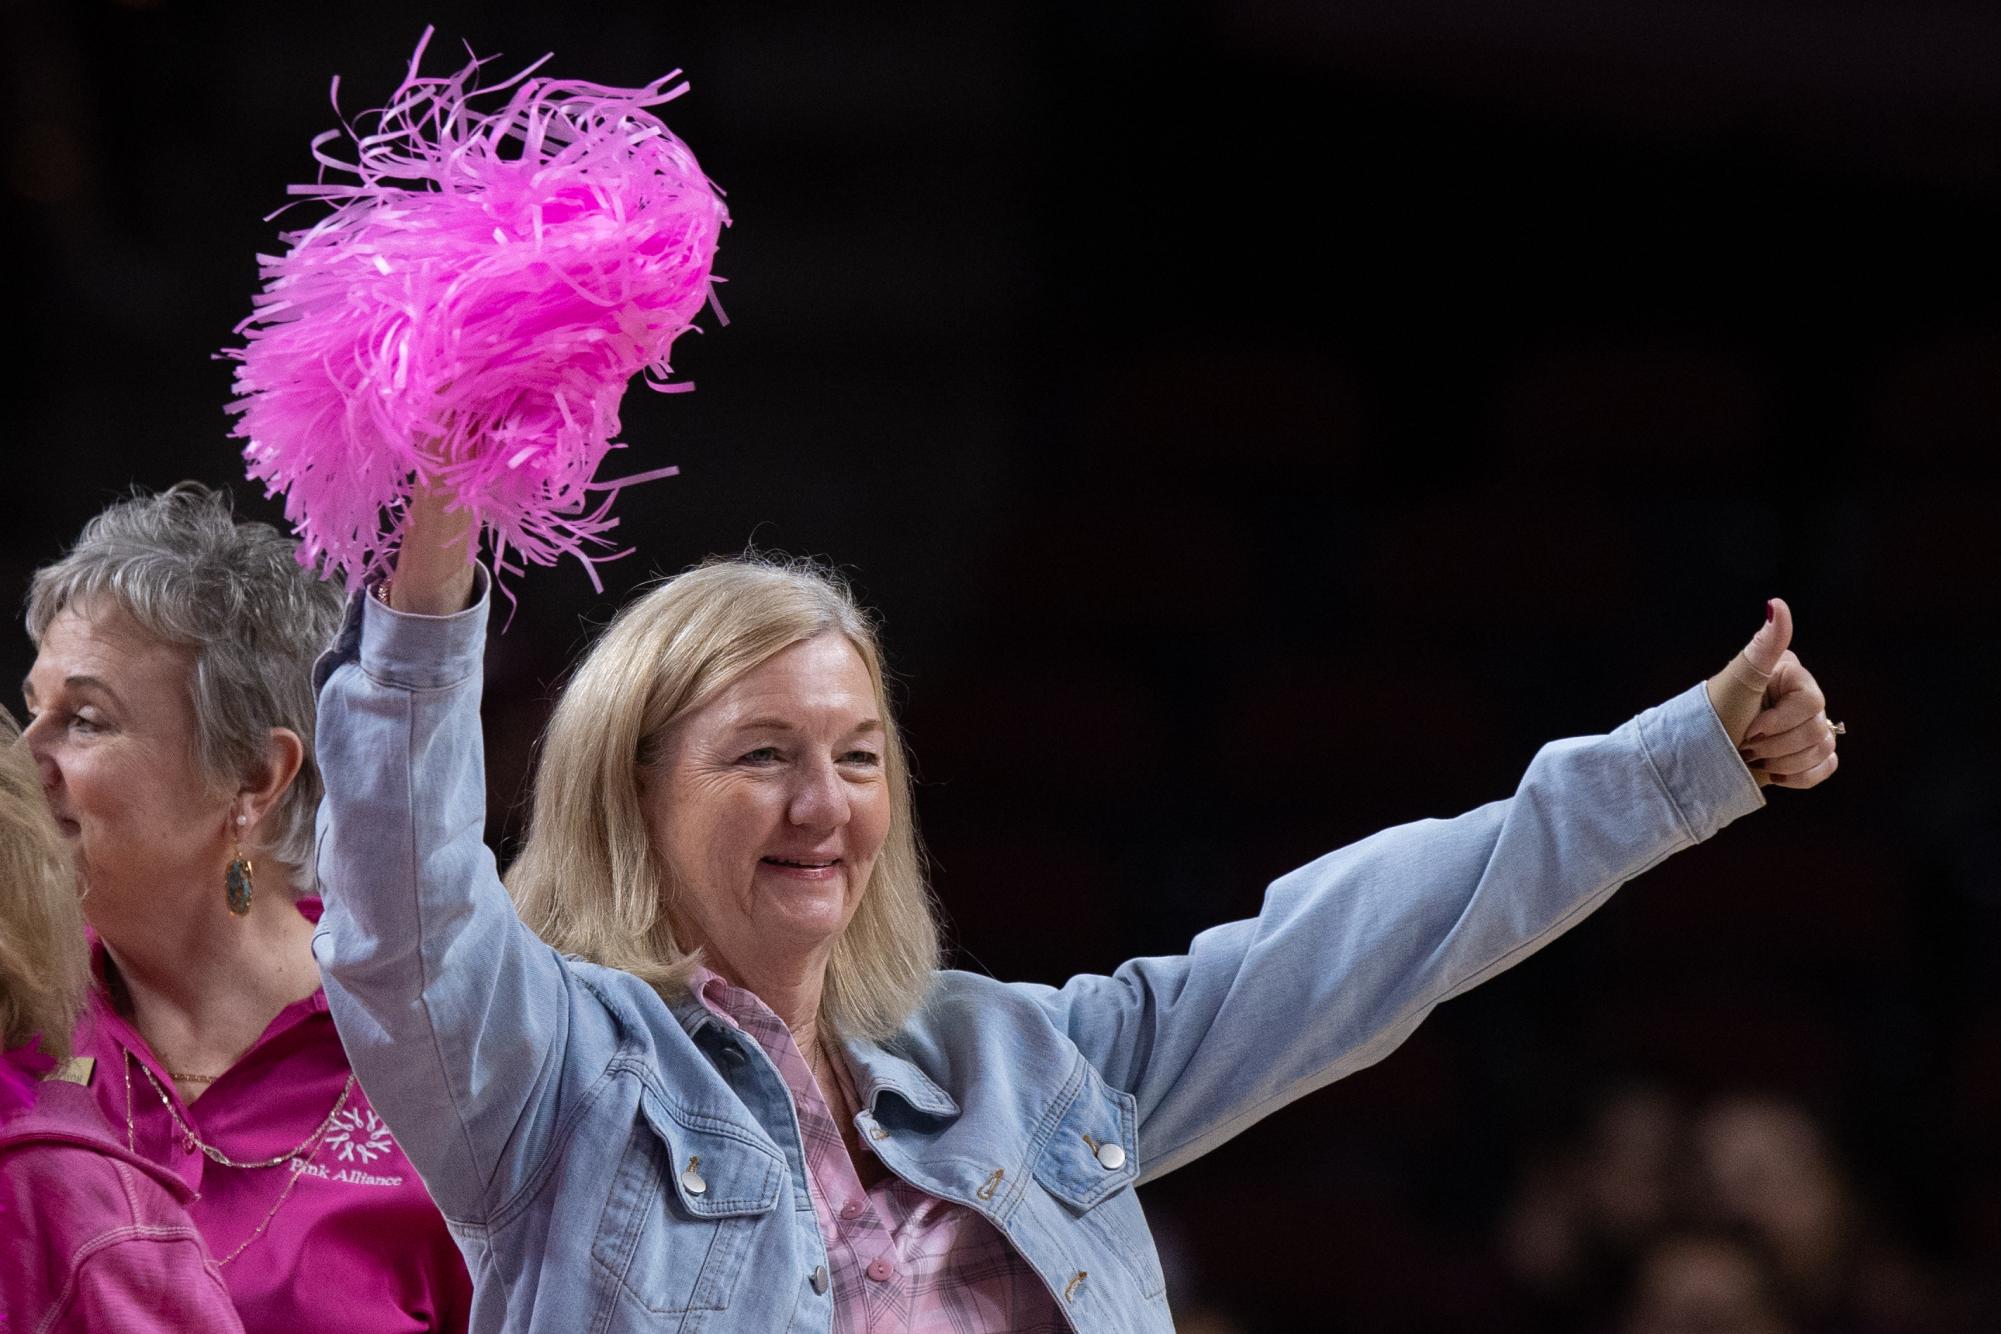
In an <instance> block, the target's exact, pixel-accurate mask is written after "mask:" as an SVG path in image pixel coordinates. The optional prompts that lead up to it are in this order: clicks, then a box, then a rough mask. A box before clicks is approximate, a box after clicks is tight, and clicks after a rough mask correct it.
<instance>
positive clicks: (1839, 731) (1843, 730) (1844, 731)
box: [1827, 718, 1848, 736]
mask: <svg viewBox="0 0 2001 1334" xmlns="http://www.w3.org/2000/svg"><path fill="white" fill-rule="evenodd" d="M1827 733H1828V735H1829V736H1847V735H1848V724H1847V723H1837V722H1835V721H1834V719H1832V718H1829V719H1828V720H1827Z"/></svg>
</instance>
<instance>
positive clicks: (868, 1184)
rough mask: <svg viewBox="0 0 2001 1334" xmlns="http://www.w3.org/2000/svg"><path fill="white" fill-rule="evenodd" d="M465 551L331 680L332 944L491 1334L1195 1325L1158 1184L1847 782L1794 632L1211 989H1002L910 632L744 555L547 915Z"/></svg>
mask: <svg viewBox="0 0 2001 1334" xmlns="http://www.w3.org/2000/svg"><path fill="white" fill-rule="evenodd" d="M465 550H466V543H465V528H464V525H463V523H461V522H457V521H455V520H454V518H453V516H451V515H449V514H447V513H445V512H444V511H443V509H442V508H441V507H440V505H439V503H438V502H436V501H435V500H428V499H427V500H425V501H423V502H421V503H420V504H419V505H418V506H417V507H416V511H415V514H414V517H413V521H412V524H411V526H410V528H409V529H408V531H407V533H406V536H405V546H404V555H403V557H402V559H401V562H400V564H399V566H398V569H397V572H396V574H395V576H394V578H393V580H392V581H391V582H390V583H389V584H387V585H385V586H383V587H381V588H379V589H378V590H377V594H378V596H374V597H369V598H365V599H361V600H359V601H358V602H357V603H356V604H355V605H353V606H352V607H351V608H350V612H349V617H348V622H347V626H346V629H345V631H344V632H343V635H342V637H341V640H340V643H339V645H338V646H337V648H336V649H335V651H334V652H333V653H332V654H331V655H329V658H328V659H327V660H326V661H324V662H323V663H322V664H321V668H320V675H321V680H322V682H323V684H322V686H321V694H320V701H321V706H320V707H321V721H320V728H321V731H320V755H321V760H322V764H323V766H324V769H325V772H326V776H327V799H326V802H325V805H324V806H323V818H322V853H321V866H322V875H323V878H324V880H325V882H326V886H327V900H328V909H327V914H326V917H325V919H324V920H323V921H322V922H321V925H320V930H319V932H318V934H317V935H316V937H315V941H314V946H315V949H316V950H317V951H318V953H319V957H320V960H321V964H322V968H323V971H324V973H325V976H326V979H327V995H328V1000H329V1003H330V1004H331V1005H332V1007H333V1011H334V1015H335V1019H336V1021H337V1022H338V1023H339V1025H340V1027H341V1031H342V1033H343V1035H344V1036H345V1037H346V1039H347V1043H348V1050H349V1053H350V1056H351V1057H352V1059H353V1061H354V1064H355V1068H356V1069H357V1070H358V1071H359V1072H360V1073H361V1077H362V1080H363V1082H364V1084H365V1085H366V1087H367V1088H368V1091H369V1094H370V1096H371V1097H372V1098H374V1099H375V1101H376V1104H377V1106H379V1107H380V1108H381V1109H382V1110H383V1113H384V1114H385V1115H386V1116H387V1117H388V1119H389V1122H390V1124H391V1126H392V1127H393V1128H394V1129H395V1131H396V1133H397V1134H398V1135H399V1136H400V1137H401V1138H402V1140H403V1142H404V1144H405V1146H406V1147H407V1148H408V1150H409V1152H410V1155H411V1157H412V1159H413V1160H414V1161H415V1162H417V1163H418V1165H419V1166H420V1168H421V1169H422V1170H423V1172H424V1174H425V1178H426V1179H427V1180H428V1181H429V1182H430V1183H431V1186H432V1189H433V1191H434V1192H435V1193H436V1194H437V1197H438V1200H439V1202H440V1204H441V1205H442V1206H443V1208H444V1209H445V1211H446V1213H447V1215H448V1216H450V1217H451V1218H452V1219H453V1220H454V1231H455V1234H456V1235H457V1236H458V1237H459V1239H460V1241H461V1244H462V1245H464V1247H465V1248H466V1253H467V1255H468V1258H469V1259H470V1260H471V1261H472V1264H473V1269H474V1273H475V1275H476V1276H477V1291H476V1294H475V1304H474V1319H473V1324H474V1327H475V1328H477V1329H480V1330H529V1329H547V1330H589V1331H594V1332H596V1334H605V1332H606V1331H623V1330H633V1331H638V1330H656V1329H681V1330H696V1329H703V1330H712V1331H721V1330H758V1331H779V1330H813V1331H821V1330H828V1329H834V1330H840V1331H861V1330H868V1331H877V1330H906V1329H912V1330H914V1329H952V1330H957V1331H1002V1330H1007V1331H1021V1330H1047V1331H1061V1330H1066V1329H1076V1330H1080V1331H1097V1330H1104V1331H1162V1332H1164V1331H1167V1330H1169V1329H1170V1328H1171V1327H1172V1325H1171V1320H1170V1317H1169V1314H1168V1310H1167V1303H1166V1298H1165V1296H1164V1286H1165V1285H1164V1283H1163V1280H1162V1274H1161V1268H1160V1262H1159V1260H1158V1258H1157V1256H1156V1255H1155V1252H1154V1248H1153V1243H1152V1240H1151V1238H1150V1236H1149V1234H1148V1230H1147V1225H1146V1220H1145V1218H1144V1217H1143V1215H1142V1213H1141V1210H1140V1206H1139V1201H1138V1199H1137V1197H1136V1195H1135V1194H1134V1187H1135V1186H1136V1185H1137V1184H1138V1183H1139V1182H1141V1181H1142V1180H1145V1179H1146V1178H1149V1177H1153V1176H1158V1175H1159V1174H1161V1173H1163V1172H1167V1171H1171V1170H1173V1169H1174V1168H1175V1167H1177V1166H1179V1165H1181V1164H1183V1163H1186V1162H1188V1161H1190V1160H1191V1159H1193V1158H1195V1157H1197V1156H1198V1155H1200V1154H1202V1153H1204V1152H1206V1151H1208V1150H1209V1149H1211V1148H1214V1147H1215V1146H1216V1145H1218V1144H1220V1143H1222V1142H1223V1141H1224V1140H1226V1139H1228V1138H1229V1137H1231V1136H1233V1135H1235V1134H1237V1133H1239V1132H1241V1131H1243V1130H1245V1129H1247V1128H1248V1127H1250V1126H1251V1125H1252V1124H1253V1123H1254V1122H1255V1121H1257V1120H1258V1119H1259V1118H1261V1117H1263V1116H1265V1115H1266V1114H1268V1113H1269V1112H1271V1111H1273V1110H1275V1109H1276V1108H1278V1107H1279V1106H1281V1105H1283V1104H1284V1103H1286V1102H1288V1101H1290V1100H1291V1099H1294V1098H1297V1097H1300V1096H1301V1095H1303V1094H1305V1093H1307V1092H1309V1091H1310V1090H1312V1089H1314V1088H1317V1087H1319V1086H1320V1085H1322V1084H1325V1083H1327V1082H1329V1081H1330V1080H1333V1079H1337V1078H1339V1077H1341V1076H1342V1075H1344V1074H1347V1073H1349V1072H1351V1071H1353V1070H1356V1069H1359V1068H1361V1067H1362V1066H1364V1065H1367V1064H1369V1063H1370V1062H1372V1061H1375V1060H1377V1059H1379V1058H1381V1057H1382V1056H1384V1055H1385V1054H1387V1053H1388V1052H1389V1051H1390V1050H1391V1049H1392V1048H1394V1047H1395V1046H1396V1045H1397V1044H1398V1043H1399V1042H1400V1041H1402V1040H1403V1038H1404V1037H1405V1036H1406V1035H1407V1034H1408V1033H1409V1032H1410V1031H1411V1030H1412V1029H1413V1028H1414V1027H1415V1026H1416V1025H1417V1024H1418V1022H1419V1021H1420V1020H1422V1019H1423V1018H1424V1016H1425V1015H1426V1014H1427V1013H1429V1012H1430V1010H1431V1009H1432V1007H1433V1006H1435V1005H1437V1004H1438V1003H1439V1002H1440V1001H1442V1000H1445V999H1447V998H1448V997H1450V996H1452V995H1455V994H1457V993H1458V992H1460V991H1463V990H1465V989H1466V988H1467V987H1470V986H1473V985H1475V984H1476V983H1478V982H1479V981H1481V980H1483V979H1484V978H1486V977H1488V976H1491V975H1492V974H1494V973H1496V972H1498V971H1499V970H1501V969H1502V968H1505V967H1508V966H1509V965H1511V964H1513V963H1515V962H1517V961H1518V960H1520V959H1521V958H1523V957H1525V956H1526V955H1527V954H1529V953H1530V952H1532V951H1533V950H1534V949H1535V948H1536V947H1537V946H1539V945H1541V944H1543V943H1545V942H1546V941H1548V940H1549V939H1551V938H1553V937H1554V936H1556V935H1557V934H1558V933H1560V932H1561V931H1563V930H1564V929H1566V928H1567V927H1569V926H1570V925H1572V924H1573V923H1575V922H1576V921H1577V920H1579V919H1580V918H1581V917H1582V916H1583V915H1584V914H1585V913H1587V912H1588V911H1589V910H1590V909H1592V908H1594V907H1595V906H1597V905H1598V904H1599V903H1601V902H1603V901H1604V900H1605V898H1606V897H1607V896H1608V895H1610V894H1611V893H1612V891H1613V890H1614V889H1615V888H1617V887H1618V886H1619V884H1620V883H1622V882H1623V881H1625V880H1626V879H1628V878H1630V877H1632V876H1634V875H1636V874H1638V873H1639V872H1641V871H1643V870H1645V869H1646V868H1647V867H1649V866H1651V865H1652V864H1653V863H1655V862H1657V861H1659V860H1660V859H1661V858H1662V857H1664V856H1666V855H1668V854H1670V853H1672V852H1675V851H1677V850H1679V849H1681V848H1684V847H1687V846H1690V845H1691V844H1693V843H1696V842H1698V841H1700V840H1702V839H1704V838H1706V837H1708V836H1709V835H1710V834H1712V833H1714V832H1715V831H1716V830H1717V829H1719V828H1721V827H1722V826H1723V825H1724V824H1727V823H1728V822H1729V821H1730V820H1732V819H1734V818H1736V817H1738V816H1741V815H1744V814H1747V813H1749V812H1751V811H1753V810H1755V809H1757V808H1758V807H1759V806H1760V805H1761V804H1762V798H1761V797H1760V795H1759V780H1758V779H1756V778H1754V776H1753V773H1752V772H1751V770H1750V769H1749V768H1747V766H1746V762H1745V759H1744V758H1743V757H1742V756H1741V755H1740V752H1739V750H1738V747H1739V746H1740V745H1743V746H1745V747H1746V751H1747V752H1748V753H1749V754H1750V755H1752V756H1753V757H1755V758H1757V759H1758V762H1759V765H1760V770H1761V772H1762V773H1763V774H1764V775H1765V776H1766V781H1770V782H1776V783H1780V784H1783V785H1786V786H1793V787H1811V786H1813V785H1815V784H1817V783H1818V782H1820V781H1821V780H1822V779H1824V778H1825V777H1827V775H1829V774H1830V773H1832V772H1833V770H1834V767H1835V759H1834V742H1833V732H1834V729H1833V728H1832V726H1831V725H1830V724H1829V723H1828V722H1827V721H1826V718H1825V715H1824V714H1823V713H1822V711H1821V705H1822V700H1821V697H1820V692H1819V689H1818V687H1817V686H1815V684H1814V682H1813V680H1812V678H1811V677H1810V676H1809V675H1807V674H1806V672H1805V671H1804V670H1803V669H1802V668H1801V667H1800V665H1799V663H1798V661H1797V659H1795V658H1793V657H1792V656H1791V655H1790V654H1789V653H1787V652H1786V651H1785V642H1786V639H1787V637H1788V635H1789V633H1790V628H1791V626H1790V620H1789V618H1788V614H1787V613H1786V612H1785V608H1784V604H1782V603H1774V604H1773V606H1772V608H1770V609H1769V611H1768V617H1769V619H1768V621H1767V624H1766V625H1765V626H1764V627H1762V628H1761V629H1760V630H1759V632H1758V634H1757V636H1756V637H1755V638H1754V639H1753V641H1752V643H1751V645H1750V647H1748V648H1747V649H1746V650H1745V651H1744V652H1743V653H1742V654H1739V655H1738V657H1737V658H1736V659H1735V660H1734V661H1733V662H1732V663H1731V665H1730V666H1729V667H1728V668H1726V669H1725V670H1724V671H1723V672H1721V673H1719V674H1718V675H1717V676H1716V677H1715V678H1713V679H1711V680H1710V681H1709V682H1707V683H1701V684H1697V685H1694V686H1692V687H1690V688H1689V689H1688V690H1687V691H1685V692H1683V694H1681V695H1680V696H1678V697H1676V698H1675V699H1673V700H1670V701H1669V702H1668V703H1666V704H1664V705H1662V706H1660V707H1658V708H1654V709H1649V710H1647V711H1646V712H1644V713H1642V714H1641V715H1640V716H1639V717H1638V718H1636V719H1635V720H1634V721H1632V722H1630V723H1628V724H1626V725H1625V726H1623V727H1621V728H1619V729H1618V730H1617V731H1615V732H1613V733H1612V734H1610V735H1608V736H1600V737H1586V738H1582V739H1578V740H1572V741H1567V742H1559V743H1557V744H1555V745H1551V746H1548V747H1545V748H1544V749H1543V751H1542V752H1541V753H1540V754H1539V755H1538V756H1537V757H1536V759H1535V760H1534V761H1533V763H1532V764H1531V765H1530V768H1529V771H1528V774H1527V775H1526V776H1525V778H1524V779H1523V781H1522V783H1521V785H1520V787H1519V788H1518V789H1517V790H1516V792H1515V794H1514V796H1513V797H1512V798H1510V799H1508V800H1504V801H1500V802H1495V803H1493V804H1490V805H1488V806H1484V807H1482V808H1480V809H1479V810H1476V811H1474V812H1472V813H1470V814H1467V815H1464V816H1461V817H1459V818H1458V819H1456V820H1445V821H1426V822H1423V823H1419V824H1415V825H1407V826H1404V827H1402V828H1398V829H1391V830H1386V831H1384V832H1383V833H1381V834H1378V835H1376V836H1374V837H1372V838H1369V839H1366V840H1364V841H1362V842H1361V843H1358V844H1356V845H1354V846H1352V847H1348V848H1344V849H1341V850H1340V851H1338V852H1334V853H1331V854H1329V855H1328V856H1326V857H1323V858H1321V859H1320V860H1319V861H1316V862H1314V863H1312V864H1310V865H1308V866H1306V867H1304V868H1302V869H1300V870H1298V871H1296V872H1293V873H1292V874H1290V875H1288V876H1285V877H1282V878H1281V879H1280V880H1278V881H1277V882H1276V883H1274V884H1273V885H1272V886H1271V889H1270V892H1269V894H1268V895H1267V898H1266V900H1265V906H1264V909H1263V911H1262V912H1261V913H1260V914H1259V916H1258V917H1256V918H1255V919H1252V920H1249V921H1243V922H1234V923H1230V924H1227V925H1224V926H1220V927H1217V928H1215V929H1213V930H1210V931H1207V932H1204V933H1203V934H1202V935H1200V936H1198V937H1196V939H1195V940H1194V941H1193V943H1192V944H1191V946H1190V948H1189V951H1188V953H1187V954H1186V955H1183V956H1179V957H1174V958H1157V959H1140V960H1134V961H1132V962H1129V963H1126V964H1124V965H1123V966H1121V967H1120V968H1119V969H1118V970H1117V971H1116V972H1115V973H1113V974H1111V975H1109V976H1083V977H1077V978H1073V979H1072V980H1071V981H1070V982H1068V983H1067V984H1066V985H1064V986H1063V987H1060V988H1052V987H1046V986H1031V985H1020V984H1015V985H1010V984H1006V983H1002V982H998V981H995V980H993V979H991V978H986V977H980V976H975V975H972V974H968V973H960V972H950V971H940V970H938V968H937V965H936V952H937V944H936V941H937V934H936V930H935V928H934V927H933V925H932V922H931V918H930V914H929V909H928V902H927V897H926V893H925V887H924V883H923V879H922V875H921V868H920V863H919V860H918V856H917V850H916V849H917V843H916V830H915V824H914V821H913V818H912V814H911V803H910V782H909V770H908V766H907V764H906V762H905V758H904V752H903V743H902V740H901V737H900V735H899V733H898V730H897V725H896V719H895V716H894V714H893V713H892V711H891V709H890V706H889V701H888V698H887V695H886V692H885V691H884V688H883V672H882V667H881V655H880V651H879V648H878V645H877V641H876V636H875V631H874V628H873V625H872V624H871V622H870V620H869V618H868V617H867V616H866V615H865V614H864V613H862V612H861V610H860V609H859V608H857V607H856V605H855V604H854V602H853V601H852V599H851V598H850V597H849V596H848V594H847V593H846V591H845V590H844V589H843V588H842V587H841V586H840V585H839V584H838V583H837V582H835V581H834V580H832V579H831V578H829V577H828V576H826V575H824V574H822V573H820V572H817V571H814V570H811V569H800V568H791V567H783V566H773V565H766V564H760V563H757V562H743V561H736V562H729V561H725V562H718V563H713V564H710V565H707V566H704V567H702V568H699V569H696V570H694V571H691V572H689V573H687V574H684V575H681V576H680V577H678V578H676V579H674V580H671V581H669V582H667V583H666V584H664V585H662V586H660V587H658V588H655V589H654V590H652V591H651V592H649V593H647V594H646V595H645V596H643V597H641V598H640V599H639V600H638V601H636V602H635V603H634V604H632V605H631V606H629V607H628V608H626V610H625V611H624V612H623V613H622V614H621V615H620V616H619V617H618V618H617V619H616V620H615V621H614V622H613V623H612V625H611V626H610V628H609V629H608V630H607V631H606V632H605V634H604V635H603V637H602V638H601V639H600V640H599V642H598V643H597V645H596V646H595V647H594V648H593V649H592V650H591V652H590V654H589V656H588V657H587V658H586V659H585V661H584V663H583V664H582V666H581V667H580V668H579V669H578V671H577V674H576V676H575V678H574V679H573V680H572V681H571V682H570V683H569V686H568V687H567V689H566V691H565V693H564V696H563V699H562V702H561V703H560V705H559V706H558V707H557V709H556V712H555V715H554V716H553V718H552V719H551V721H550V724H549V731H548V735H547V737H546V740H545V749H544V755H543V759H542V762H541V766H540V771H539V773H538V775H537V783H536V792H535V798H534V806H533V812H532V819H531V824H530V828H529V835H528V841H527V844H526V846H525V848H524V850H523V852H522V855H521V858H520V861H519V863H518V865H517V867H516V868H515V870H514V871H513V873H512V879H511V886H510V887H511V888H512V890H513V895H514V902H510V901H509V898H508V895H507V893H506V892H505V891H504V890H503V888H502V886H501V882H500V880H499V878H498V877H497V876H496V875H495V873H494V863H493V859H492V857H491V856H490V854H488V852H487V851H486V849H485V848H484V847H483V846H482V845H481V842H480V830H481V824H482V820H481V813H482V811H483V809H484V802H485V794H484V784H485V776H484V772H483V766H482V761H481V753H480V728H479V711H478V706H479V687H480V665H481V647H482V642H481V641H482V638H483V631H484V623H485V616H486V592H485V581H484V578H483V576H482V575H481V574H480V572H479V571H477V570H476V569H475V568H474V567H473V566H471V565H469V564H468V563H467V562H466V559H465ZM1753 734H1756V736H1757V737H1758V738H1759V739H1757V740H1750V739H1749V738H1751V737H1752V736H1753ZM516 904H518V905H519V910H518V913H517V908H516ZM524 918H525V919H526V923H525V924H524V921H523V919H524ZM531 928H532V929H531ZM538 932H539V933H540V934H539V937H538V934H537V933H538Z"/></svg>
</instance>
